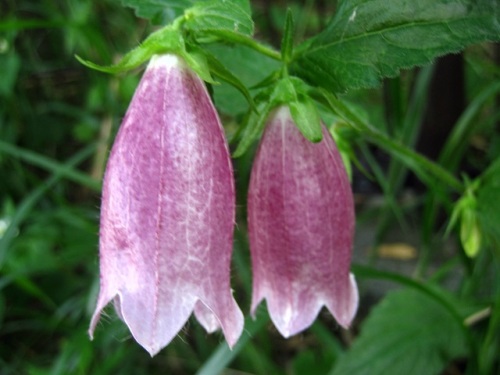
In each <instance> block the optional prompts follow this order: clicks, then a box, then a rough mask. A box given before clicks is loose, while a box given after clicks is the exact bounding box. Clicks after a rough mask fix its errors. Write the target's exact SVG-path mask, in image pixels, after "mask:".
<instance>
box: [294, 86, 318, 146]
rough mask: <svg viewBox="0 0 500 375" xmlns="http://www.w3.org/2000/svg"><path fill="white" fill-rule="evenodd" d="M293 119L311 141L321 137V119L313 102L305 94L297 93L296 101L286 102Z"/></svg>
mask: <svg viewBox="0 0 500 375" xmlns="http://www.w3.org/2000/svg"><path fill="white" fill-rule="evenodd" d="M288 106H289V107H290V113H291V114H292V117H293V121H294V122H295V124H296V125H297V128H299V130H300V132H301V133H302V135H303V136H304V137H306V138H307V139H308V140H309V141H311V142H315V143H317V142H320V141H321V139H323V133H322V131H321V120H320V117H319V113H318V110H317V109H316V105H315V104H314V102H313V101H312V100H311V99H310V98H309V97H307V96H303V95H299V97H298V98H297V100H296V101H293V102H290V103H288Z"/></svg>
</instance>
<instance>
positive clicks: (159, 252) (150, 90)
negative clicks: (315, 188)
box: [89, 55, 243, 356]
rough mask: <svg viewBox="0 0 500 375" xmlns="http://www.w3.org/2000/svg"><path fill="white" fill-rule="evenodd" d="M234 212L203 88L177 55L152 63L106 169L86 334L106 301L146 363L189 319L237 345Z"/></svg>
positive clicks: (226, 159)
mask: <svg viewBox="0 0 500 375" xmlns="http://www.w3.org/2000/svg"><path fill="white" fill-rule="evenodd" d="M234 211H235V192H234V182H233V170H232V166H231V160H230V156H229V150H228V147H227V144H226V140H225V138H224V131H223V128H222V125H221V122H220V120H219V118H218V116H217V112H216V110H215V108H214V106H213V104H212V102H211V100H210V97H209V95H208V92H207V90H206V88H205V85H204V83H203V82H202V80H201V79H200V78H199V77H198V76H197V75H196V74H195V73H194V72H193V71H192V70H191V69H190V68H189V67H188V66H187V65H186V64H185V62H184V61H183V60H182V59H181V58H179V57H178V56H175V55H162V56H154V57H153V58H152V59H151V61H150V63H149V65H148V67H147V69H146V72H145V73H144V76H143V77H142V80H141V82H140V84H139V86H138V88H137V90H136V92H135V95H134V97H133V99H132V102H131V104H130V107H129V109H128V111H127V114H126V116H125V118H124V119H123V123H122V125H121V127H120V130H119V132H118V135H117V137H116V140H115V143H114V145H113V148H112V150H111V154H110V157H109V160H108V164H107V167H106V173H105V177H104V183H103V195H102V207H101V223H100V243H99V248H100V249H99V250H100V275H101V282H100V292H99V297H98V301H97V307H96V310H95V312H94V315H93V317H92V321H91V324H90V329H89V333H90V335H91V336H92V335H93V333H94V329H95V327H96V325H97V322H98V321H99V317H100V315H101V311H102V309H103V308H104V307H105V306H106V305H107V304H108V303H109V302H110V301H113V302H114V305H115V308H116V311H117V312H118V315H119V316H120V318H121V319H122V320H123V321H124V322H125V323H126V324H127V326H128V328H129V329H130V332H131V333H132V335H133V337H134V338H135V340H136V341H137V342H138V343H139V344H140V345H142V346H143V347H144V348H145V349H146V350H147V351H148V352H149V353H150V354H151V355H152V356H153V355H155V354H156V353H158V352H159V351H160V350H161V349H162V348H163V347H165V346H166V345H167V344H168V343H169V342H170V341H171V340H172V339H173V338H174V337H175V336H176V335H177V333H178V332H179V331H180V330H181V329H182V327H183V326H184V325H185V323H186V321H187V320H188V318H189V316H190V315H191V313H192V312H193V311H194V314H195V316H196V318H197V319H198V321H199V322H200V323H201V325H202V326H203V327H204V328H205V329H206V330H207V331H208V332H213V331H215V330H217V329H219V328H222V331H223V333H224V336H225V338H226V340H227V342H228V344H229V346H231V347H232V346H234V345H235V344H236V342H237V341H238V338H239V337H240V335H241V332H242V330H243V315H242V313H241V311H240V309H239V307H238V306H237V304H236V302H235V300H234V298H233V296H232V292H231V287H230V261H231V252H232V240H233V227H234V215H235V213H234Z"/></svg>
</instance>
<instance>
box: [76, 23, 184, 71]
mask: <svg viewBox="0 0 500 375" xmlns="http://www.w3.org/2000/svg"><path fill="white" fill-rule="evenodd" d="M162 53H174V54H178V55H181V56H183V57H185V46H184V39H183V38H182V35H181V33H180V32H179V30H177V29H176V28H175V27H173V26H172V25H169V26H166V27H164V28H162V29H160V30H157V31H155V32H154V33H152V34H151V35H150V36H148V37H147V38H146V40H144V42H143V43H142V44H141V45H139V46H138V47H136V48H134V49H133V50H131V51H130V52H128V53H127V54H126V55H125V56H123V58H122V59H121V60H120V61H119V62H118V63H116V64H114V65H107V66H103V65H98V64H95V63H93V62H91V61H88V60H84V59H82V58H81V57H80V56H78V55H75V57H76V59H77V60H78V61H79V62H80V63H82V64H83V65H85V66H87V67H89V68H91V69H95V70H99V71H101V72H105V73H123V72H126V71H129V70H132V69H135V68H137V67H138V66H140V65H141V64H143V63H144V62H146V61H149V59H151V57H152V56H153V55H156V54H162Z"/></svg>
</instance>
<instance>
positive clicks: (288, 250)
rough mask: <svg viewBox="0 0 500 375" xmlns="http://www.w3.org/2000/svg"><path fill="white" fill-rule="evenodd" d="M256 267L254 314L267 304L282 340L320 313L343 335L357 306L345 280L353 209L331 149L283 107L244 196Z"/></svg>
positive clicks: (274, 119)
mask: <svg viewBox="0 0 500 375" xmlns="http://www.w3.org/2000/svg"><path fill="white" fill-rule="evenodd" d="M248 221H249V238H250V250H251V253H252V266H253V274H254V278H253V296H252V313H255V309H256V307H257V305H258V304H259V303H260V302H261V301H262V300H263V299H266V300H267V304H268V309H269V313H270V315H271V319H272V320H273V322H274V324H275V326H276V328H277V329H278V330H279V331H280V332H281V334H282V335H283V336H284V337H289V336H291V335H294V334H296V333H298V332H300V331H302V330H304V329H306V328H307V327H309V326H310V325H311V324H312V323H313V321H314V320H315V319H316V317H317V315H318V313H319V311H320V310H321V307H322V306H323V305H326V307H327V308H328V309H329V310H330V311H331V313H332V314H333V316H334V317H335V318H336V319H337V321H338V322H339V323H340V324H341V325H342V326H344V327H346V326H348V325H349V324H350V322H351V321H352V319H353V317H354V314H355V312H356V309H357V305H358V292H357V287H356V283H355V281H354V277H353V276H352V275H350V274H349V267H350V261H351V248H352V240H353V234H354V204H353V198H352V192H351V188H350V185H349V180H348V177H347V174H346V172H345V169H344V166H343V164H342V159H341V157H340V155H339V153H338V151H337V148H336V146H335V143H334V141H333V139H332V137H331V135H330V134H329V133H328V131H327V130H326V128H325V127H324V126H323V140H322V141H321V142H320V143H316V144H315V143H311V142H309V141H308V140H307V139H305V138H304V137H303V136H302V134H301V133H300V131H299V130H298V129H297V127H296V126H295V124H294V123H293V119H292V117H291V115H290V111H289V109H288V107H285V106H283V107H280V108H279V109H277V110H276V111H275V112H274V113H273V114H272V115H271V117H270V120H269V121H268V125H267V129H266V131H265V133H264V136H263V138H262V140H261V144H260V146H259V150H258V152H257V156H256V158H255V161H254V166H253V169H252V175H251V181H250V188H249V195H248Z"/></svg>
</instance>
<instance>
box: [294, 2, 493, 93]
mask: <svg viewBox="0 0 500 375" xmlns="http://www.w3.org/2000/svg"><path fill="white" fill-rule="evenodd" d="M499 12H500V7H499V6H498V2H497V1H495V0H419V1H403V0H394V1H386V0H372V1H365V0H351V1H342V2H341V3H340V4H339V7H338V10H337V13H336V14H335V16H334V18H333V19H332V21H331V22H330V24H329V25H328V27H327V28H326V29H325V30H324V31H323V32H322V33H320V34H319V35H317V36H316V37H315V38H314V39H313V40H309V41H307V42H306V43H305V44H304V46H303V47H302V49H301V53H300V54H299V56H298V57H297V60H296V63H295V65H294V67H295V70H296V74H297V75H299V76H301V77H303V78H305V79H306V80H307V81H309V82H311V83H312V84H314V85H317V86H321V87H324V88H326V89H328V90H330V91H333V92H345V91H347V90H348V89H357V88H367V87H375V86H377V85H379V83H380V80H381V78H383V77H393V76H396V75H397V74H398V73H399V70H400V69H405V68H410V67H413V66H419V65H424V64H427V63H430V62H431V61H432V60H433V59H435V58H436V57H438V56H441V55H444V54H446V53H451V52H458V51H460V50H461V49H463V48H464V47H465V46H467V45H470V44H473V43H478V42H482V41H487V40H491V41H494V40H499V39H500V20H499V17H500V16H499Z"/></svg>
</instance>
